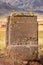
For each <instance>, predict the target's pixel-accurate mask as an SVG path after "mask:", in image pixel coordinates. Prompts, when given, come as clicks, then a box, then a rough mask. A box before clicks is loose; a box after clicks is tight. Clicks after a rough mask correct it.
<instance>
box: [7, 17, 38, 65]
mask: <svg viewBox="0 0 43 65" xmlns="http://www.w3.org/2000/svg"><path fill="white" fill-rule="evenodd" d="M37 29H38V26H37V17H36V16H11V17H10V21H9V31H8V39H7V40H8V45H9V44H10V45H11V46H10V47H11V49H10V51H11V52H9V53H10V54H9V56H10V57H11V58H13V59H14V61H15V62H14V63H15V65H16V63H18V64H17V65H24V64H23V61H29V60H34V59H37V58H38V35H37V32H38V30H37ZM7 30H8V29H7ZM13 45H14V46H13Z"/></svg>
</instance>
